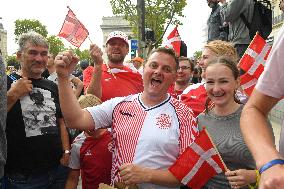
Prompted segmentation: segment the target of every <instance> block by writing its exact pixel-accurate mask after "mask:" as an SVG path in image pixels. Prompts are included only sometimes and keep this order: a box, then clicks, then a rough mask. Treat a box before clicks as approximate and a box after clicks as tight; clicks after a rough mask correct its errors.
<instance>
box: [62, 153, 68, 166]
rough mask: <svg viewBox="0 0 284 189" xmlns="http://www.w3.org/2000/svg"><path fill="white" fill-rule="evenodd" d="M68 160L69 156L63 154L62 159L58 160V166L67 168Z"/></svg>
mask: <svg viewBox="0 0 284 189" xmlns="http://www.w3.org/2000/svg"><path fill="white" fill-rule="evenodd" d="M69 160H70V154H68V153H63V155H62V157H61V158H60V164H61V165H63V166H65V167H67V166H68V164H69Z"/></svg>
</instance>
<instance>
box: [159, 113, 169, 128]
mask: <svg viewBox="0 0 284 189" xmlns="http://www.w3.org/2000/svg"><path fill="white" fill-rule="evenodd" d="M156 120H157V123H156V125H157V126H158V127H159V128H160V129H169V128H170V127H171V124H172V118H171V116H169V115H168V114H161V115H160V116H159V117H157V118H156Z"/></svg>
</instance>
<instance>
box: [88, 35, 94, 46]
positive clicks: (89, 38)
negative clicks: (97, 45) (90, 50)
mask: <svg viewBox="0 0 284 189" xmlns="http://www.w3.org/2000/svg"><path fill="white" fill-rule="evenodd" d="M88 39H89V41H90V42H91V45H92V44H94V43H93V42H92V40H91V38H90V36H89V35H88Z"/></svg>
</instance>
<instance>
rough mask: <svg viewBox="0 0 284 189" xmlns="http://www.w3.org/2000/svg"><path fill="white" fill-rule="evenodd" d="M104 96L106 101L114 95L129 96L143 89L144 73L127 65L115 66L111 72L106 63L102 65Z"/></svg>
mask: <svg viewBox="0 0 284 189" xmlns="http://www.w3.org/2000/svg"><path fill="white" fill-rule="evenodd" d="M102 70H103V73H102V81H101V84H102V98H101V100H102V101H103V102H104V101H106V100H109V99H111V98H114V97H120V96H128V95H130V94H136V93H140V92H142V91H143V81H142V75H141V74H140V73H138V72H134V71H133V70H131V69H130V68H128V67H127V66H123V67H122V68H120V69H118V68H113V69H111V73H110V72H109V71H108V68H107V66H106V65H105V64H103V66H102Z"/></svg>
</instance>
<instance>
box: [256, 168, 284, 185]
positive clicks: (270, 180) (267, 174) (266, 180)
mask: <svg viewBox="0 0 284 189" xmlns="http://www.w3.org/2000/svg"><path fill="white" fill-rule="evenodd" d="M283 188H284V165H274V166H273V167H271V168H269V169H267V170H266V171H264V172H263V173H262V174H261V177H260V184H259V189H283Z"/></svg>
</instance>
